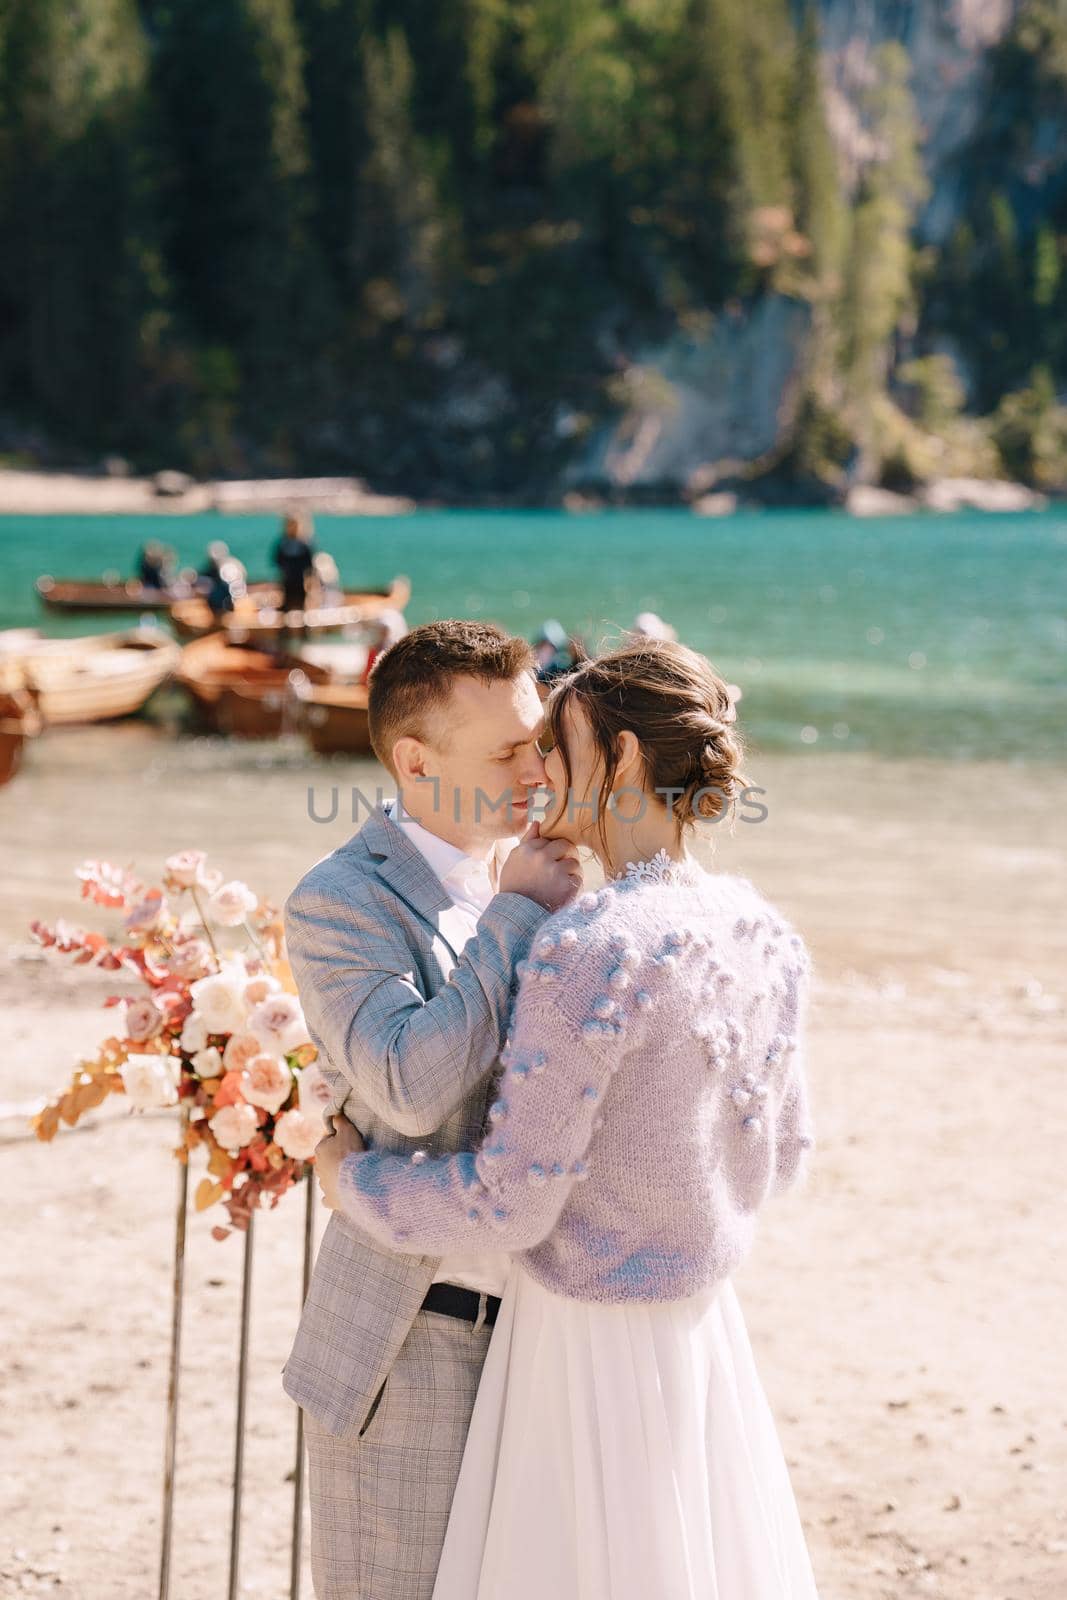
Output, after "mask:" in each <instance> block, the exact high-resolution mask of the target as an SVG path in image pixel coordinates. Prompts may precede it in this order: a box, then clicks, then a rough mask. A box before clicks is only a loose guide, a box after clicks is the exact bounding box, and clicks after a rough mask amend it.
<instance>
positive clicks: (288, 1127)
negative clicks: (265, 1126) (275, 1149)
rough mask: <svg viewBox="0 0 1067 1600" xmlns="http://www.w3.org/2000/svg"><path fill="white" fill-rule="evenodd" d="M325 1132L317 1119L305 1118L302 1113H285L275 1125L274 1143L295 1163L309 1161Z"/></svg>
mask: <svg viewBox="0 0 1067 1600" xmlns="http://www.w3.org/2000/svg"><path fill="white" fill-rule="evenodd" d="M325 1131H326V1130H325V1129H324V1128H323V1126H322V1123H321V1122H320V1121H318V1120H317V1119H316V1118H314V1117H308V1116H305V1115H304V1113H303V1112H302V1111H285V1112H283V1113H282V1115H281V1116H280V1117H279V1118H278V1120H277V1122H276V1123H275V1124H274V1142H275V1144H276V1145H278V1146H279V1147H280V1149H281V1151H282V1153H283V1154H284V1155H287V1156H290V1157H291V1158H292V1159H293V1160H294V1161H307V1160H308V1159H309V1158H310V1157H311V1156H313V1155H314V1154H315V1146H316V1145H317V1144H318V1142H319V1140H320V1139H321V1138H323V1137H324V1135H325Z"/></svg>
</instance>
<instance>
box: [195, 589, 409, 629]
mask: <svg viewBox="0 0 1067 1600" xmlns="http://www.w3.org/2000/svg"><path fill="white" fill-rule="evenodd" d="M410 597H411V583H410V581H409V579H407V578H405V577H396V578H394V579H393V580H392V582H391V583H390V584H389V586H388V587H387V588H385V589H353V590H346V591H345V593H344V594H343V595H342V597H341V600H340V601H339V603H338V604H336V605H329V606H309V607H308V608H307V610H305V611H288V612H286V611H282V610H281V609H280V606H281V599H282V592H281V589H280V588H279V587H278V585H277V584H250V585H249V588H248V593H247V594H244V595H241V597H240V598H239V599H238V600H237V602H236V604H235V606H234V609H233V610H232V611H229V612H226V613H225V614H223V615H221V616H216V615H215V613H214V612H213V611H212V610H211V607H210V606H209V605H208V603H207V601H206V600H205V599H203V597H202V596H199V595H198V596H196V597H195V598H193V599H190V600H180V601H178V602H177V604H175V605H172V606H171V607H170V620H171V626H172V627H173V629H174V631H175V633H176V634H177V635H178V637H179V639H198V638H202V637H204V635H206V634H210V633H215V632H218V631H222V632H224V633H227V634H229V635H230V636H231V638H233V639H234V640H236V641H238V642H240V643H244V644H269V643H271V642H272V641H275V640H281V639H282V638H283V637H286V636H299V637H301V638H318V637H321V636H322V635H323V634H329V633H340V632H341V631H343V630H344V629H346V628H352V627H356V626H357V625H358V624H360V623H364V622H368V621H373V619H374V618H375V617H376V616H377V615H379V613H381V612H383V611H403V609H404V607H405V606H406V605H407V603H408V600H409V599H410Z"/></svg>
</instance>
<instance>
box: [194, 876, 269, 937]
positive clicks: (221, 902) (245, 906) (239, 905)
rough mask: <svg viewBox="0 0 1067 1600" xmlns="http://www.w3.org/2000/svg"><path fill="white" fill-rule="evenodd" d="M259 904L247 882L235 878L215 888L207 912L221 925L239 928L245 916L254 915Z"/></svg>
mask: <svg viewBox="0 0 1067 1600" xmlns="http://www.w3.org/2000/svg"><path fill="white" fill-rule="evenodd" d="M258 904H259V900H258V899H257V897H256V896H255V895H254V894H253V893H252V891H251V889H250V888H249V887H248V885H247V883H240V882H238V880H237V879H236V878H235V879H234V880H233V881H232V882H231V883H224V884H222V886H221V887H220V888H218V889H216V890H215V892H214V894H213V895H212V896H211V899H210V900H209V901H208V908H207V914H208V916H209V917H210V918H211V920H212V921H213V922H217V923H218V924H219V925H220V927H223V928H239V927H240V925H241V923H242V922H244V920H245V918H246V917H250V916H251V915H252V912H253V911H254V910H255V909H256V907H257V906H258Z"/></svg>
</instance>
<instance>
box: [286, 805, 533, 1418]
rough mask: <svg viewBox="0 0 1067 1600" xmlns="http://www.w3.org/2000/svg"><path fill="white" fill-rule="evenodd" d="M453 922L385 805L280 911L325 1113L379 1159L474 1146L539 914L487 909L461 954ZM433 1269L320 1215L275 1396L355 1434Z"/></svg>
mask: <svg viewBox="0 0 1067 1600" xmlns="http://www.w3.org/2000/svg"><path fill="white" fill-rule="evenodd" d="M454 912H455V908H454V906H453V904H452V900H451V897H450V896H449V894H448V892H447V891H446V889H445V888H444V886H443V885H442V883H441V881H440V879H439V878H438V877H437V876H436V874H435V873H434V872H433V870H432V869H431V867H430V865H429V863H428V862H427V861H426V858H425V857H424V856H423V854H422V852H421V851H420V850H419V849H418V847H417V846H416V845H415V844H413V843H412V841H411V840H410V839H409V838H408V837H407V835H406V834H405V833H404V831H403V829H402V828H399V827H398V826H397V825H396V823H395V822H393V821H392V820H391V818H390V817H389V816H388V814H387V813H386V811H385V810H384V808H383V807H382V806H380V805H379V806H376V807H375V809H374V811H373V812H372V813H371V814H370V816H369V817H368V818H367V820H366V822H365V823H364V824H363V827H362V828H361V829H360V831H359V832H358V833H357V834H355V835H354V836H353V837H352V838H351V839H349V841H348V842H347V844H343V845H341V847H340V848H339V849H337V850H334V851H333V853H332V854H331V855H328V856H325V857H324V858H323V860H321V861H319V862H318V863H317V864H316V865H315V866H313V867H312V868H311V870H310V871H309V872H308V873H306V874H305V876H304V877H303V878H302V879H301V880H300V882H299V883H298V884H297V886H296V888H295V889H294V890H293V892H292V894H291V895H290V896H289V898H288V900H287V901H286V902H285V909H284V919H285V934H286V942H287V946H288V953H289V960H290V962H291V964H292V969H293V975H294V977H295V979H296V983H297V987H298V989H299V991H300V999H301V1003H302V1005H303V1008H304V1015H305V1017H306V1018H307V1024H308V1032H309V1034H310V1036H311V1041H312V1043H313V1044H314V1045H315V1047H316V1049H317V1050H318V1052H319V1065H320V1066H321V1068H322V1071H323V1075H324V1076H325V1078H326V1080H327V1082H328V1083H329V1085H330V1088H331V1090H332V1091H333V1095H334V1099H333V1102H332V1105H331V1107H330V1109H331V1110H334V1109H340V1110H343V1111H344V1113H345V1115H346V1116H347V1117H348V1118H349V1119H350V1120H351V1121H352V1122H354V1123H355V1125H356V1126H357V1127H358V1128H359V1130H360V1132H361V1133H362V1134H363V1136H364V1138H365V1139H366V1140H367V1142H368V1143H369V1144H373V1145H374V1146H376V1147H377V1148H378V1149H383V1150H398V1151H407V1150H414V1149H416V1148H420V1147H421V1148H424V1149H426V1150H429V1151H431V1152H436V1151H439V1150H465V1149H474V1148H476V1147H477V1145H478V1144H479V1143H480V1142H481V1138H482V1134H483V1132H484V1128H485V1122H486V1111H487V1109H488V1106H489V1103H490V1101H491V1099H492V1091H493V1085H494V1081H495V1073H496V1070H497V1068H498V1066H499V1055H500V1051H501V1049H502V1048H503V1046H504V1040H505V1036H506V1032H507V1025H508V1018H509V1012H510V1007H511V1002H512V999H513V997H514V994H515V991H516V989H517V981H516V979H515V975H514V974H515V967H516V964H517V963H518V962H519V961H520V960H521V959H522V958H523V957H524V956H525V955H526V954H527V953H528V950H529V946H530V941H531V939H532V937H533V935H534V933H535V931H536V929H537V928H538V926H539V925H540V923H541V922H542V921H543V920H544V918H545V917H546V915H547V913H546V912H545V911H544V909H543V908H542V907H541V906H539V905H538V904H536V902H535V901H533V900H529V899H527V898H526V896H525V895H518V894H498V895H495V896H494V897H493V899H492V900H491V902H490V903H489V906H488V907H487V909H486V910H485V911H484V912H483V913H482V915H481V917H480V918H479V920H478V933H477V936H476V937H474V938H471V939H470V940H469V942H468V943H467V944H466V946H465V948H464V939H466V938H467V931H466V930H464V929H463V928H462V926H461V924H460V922H459V921H458V920H453V916H454ZM440 1259H441V1258H440V1257H439V1256H416V1255H401V1254H392V1253H389V1252H388V1251H384V1250H381V1249H379V1247H378V1246H377V1245H376V1244H373V1243H372V1242H371V1241H370V1240H369V1239H368V1238H367V1237H366V1235H364V1234H361V1233H360V1231H359V1229H358V1228H357V1227H355V1225H354V1224H353V1223H351V1222H349V1220H348V1218H347V1217H345V1216H343V1215H342V1214H341V1213H340V1212H338V1211H335V1212H333V1213H332V1214H331V1216H330V1220H329V1223H328V1224H327V1227H326V1231H325V1233H324V1235H323V1239H322V1244H321V1245H320V1247H319V1252H318V1256H317V1258H316V1261H315V1269H314V1272H313V1273H312V1277H311V1285H310V1288H309V1290H308V1296H307V1300H306V1302H305V1304H304V1310H303V1314H302V1315H301V1318H300V1325H299V1327H298V1329H297V1335H296V1340H295V1343H294V1345H293V1348H292V1351H291V1352H290V1355H289V1359H288V1361H287V1362H286V1364H285V1366H284V1368H283V1369H282V1370H283V1384H284V1387H285V1391H286V1393H287V1394H288V1395H290V1396H291V1397H292V1399H294V1400H295V1401H296V1402H297V1404H298V1405H300V1406H303V1407H304V1408H305V1409H306V1410H307V1411H309V1412H310V1413H311V1414H312V1415H314V1416H315V1417H316V1418H317V1419H318V1420H319V1421H320V1422H321V1423H322V1425H323V1427H324V1428H326V1430H327V1431H328V1432H330V1433H332V1434H335V1435H338V1436H352V1435H354V1434H357V1433H358V1432H359V1430H360V1429H361V1428H362V1426H363V1423H364V1421H365V1419H366V1415H367V1412H368V1411H369V1409H370V1406H371V1403H372V1401H373V1400H374V1397H375V1395H376V1394H377V1393H378V1390H379V1389H380V1388H381V1386H382V1384H383V1383H384V1382H385V1379H386V1377H387V1376H388V1373H389V1369H390V1367H391V1366H392V1364H393V1362H394V1361H395V1359H396V1356H397V1353H398V1351H399V1350H400V1347H401V1345H402V1344H403V1342H404V1340H405V1338H406V1337H407V1333H408V1330H409V1328H410V1327H411V1324H412V1322H413V1321H414V1319H415V1316H416V1314H417V1312H418V1310H419V1307H420V1306H421V1304H422V1301H423V1299H424V1297H425V1294H426V1291H427V1289H428V1288H429V1286H430V1284H431V1282H432V1281H433V1278H434V1274H435V1273H436V1271H437V1267H438V1264H439V1262H440Z"/></svg>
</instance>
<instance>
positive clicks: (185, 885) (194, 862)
mask: <svg viewBox="0 0 1067 1600" xmlns="http://www.w3.org/2000/svg"><path fill="white" fill-rule="evenodd" d="M206 860H207V856H206V855H205V853H204V851H203V850H179V851H178V852H177V854H176V855H173V856H168V857H167V859H166V862H165V863H164V865H165V867H166V871H167V878H168V880H169V882H170V884H172V885H173V887H174V888H175V889H191V888H192V887H193V885H194V884H197V883H199V882H200V872H201V869H202V867H203V865H204V862H205V861H206Z"/></svg>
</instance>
